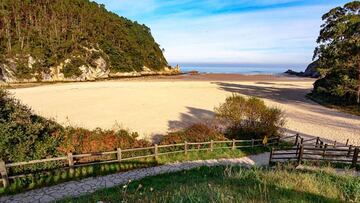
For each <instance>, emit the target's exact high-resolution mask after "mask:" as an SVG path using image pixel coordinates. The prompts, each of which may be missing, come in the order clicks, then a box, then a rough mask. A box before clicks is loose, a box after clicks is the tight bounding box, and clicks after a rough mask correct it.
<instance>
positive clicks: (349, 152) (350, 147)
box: [347, 145, 352, 157]
mask: <svg viewBox="0 0 360 203" xmlns="http://www.w3.org/2000/svg"><path fill="white" fill-rule="evenodd" d="M351 149H352V145H350V146H349V151H348V154H347V156H348V157H349V156H350V154H351Z"/></svg>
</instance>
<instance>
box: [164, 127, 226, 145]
mask: <svg viewBox="0 0 360 203" xmlns="http://www.w3.org/2000/svg"><path fill="white" fill-rule="evenodd" d="M210 140H217V141H219V140H226V138H225V137H224V135H222V134H221V133H219V132H218V131H216V130H215V129H213V128H211V127H208V126H207V125H205V124H194V125H192V126H190V127H188V128H186V129H185V130H182V131H178V132H173V133H169V134H168V135H166V136H164V138H163V140H162V141H161V143H160V144H161V145H168V144H177V143H184V142H185V141H187V142H208V141H210Z"/></svg>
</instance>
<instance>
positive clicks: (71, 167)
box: [68, 152, 74, 173]
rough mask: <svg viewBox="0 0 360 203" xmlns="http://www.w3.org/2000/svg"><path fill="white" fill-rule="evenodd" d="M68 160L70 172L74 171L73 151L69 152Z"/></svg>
mask: <svg viewBox="0 0 360 203" xmlns="http://www.w3.org/2000/svg"><path fill="white" fill-rule="evenodd" d="M68 162H69V167H70V173H74V156H73V153H71V152H69V153H68Z"/></svg>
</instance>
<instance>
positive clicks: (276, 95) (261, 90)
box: [213, 82, 360, 121]
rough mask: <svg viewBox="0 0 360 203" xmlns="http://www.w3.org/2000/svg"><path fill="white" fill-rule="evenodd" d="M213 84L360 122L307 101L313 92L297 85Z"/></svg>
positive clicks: (353, 116) (354, 117)
mask: <svg viewBox="0 0 360 203" xmlns="http://www.w3.org/2000/svg"><path fill="white" fill-rule="evenodd" d="M213 84H216V85H218V87H219V89H221V90H223V91H227V92H231V93H239V94H244V95H249V96H255V97H259V98H264V99H269V100H272V101H275V102H278V103H281V104H292V105H296V106H300V107H301V108H304V109H307V110H309V111H311V112H315V113H318V114H325V115H329V116H332V117H339V118H346V119H357V120H359V121H360V116H355V115H351V114H346V113H343V112H339V111H337V110H334V109H329V108H327V107H324V106H321V105H319V104H317V103H315V102H313V101H311V100H310V99H307V98H306V95H307V94H309V93H310V92H311V89H304V88H297V86H296V85H292V84H289V85H288V86H289V87H286V85H283V84H282V86H285V87H281V88H279V87H274V86H257V85H249V84H246V85H245V84H235V83H227V82H226V83H224V82H215V83H213ZM257 84H264V85H272V84H275V83H270V82H261V83H257Z"/></svg>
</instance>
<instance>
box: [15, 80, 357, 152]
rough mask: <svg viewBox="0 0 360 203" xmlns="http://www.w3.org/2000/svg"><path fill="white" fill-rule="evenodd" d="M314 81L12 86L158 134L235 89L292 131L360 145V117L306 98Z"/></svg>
mask: <svg viewBox="0 0 360 203" xmlns="http://www.w3.org/2000/svg"><path fill="white" fill-rule="evenodd" d="M313 82H314V80H313V79H308V78H298V77H284V76H273V75H251V76H246V75H236V74H206V75H191V76H189V75H178V76H167V77H165V76H153V77H146V78H130V79H121V80H110V81H100V82H82V83H65V84H52V85H42V86H38V87H29V88H19V89H13V90H11V92H12V93H14V95H15V96H16V97H17V98H19V99H20V100H21V101H22V102H23V103H25V104H27V105H29V106H31V107H32V108H33V110H34V111H35V112H36V113H39V114H41V115H43V116H45V117H48V118H54V119H55V120H57V121H59V122H60V123H62V124H66V125H69V124H70V125H76V126H81V127H86V128H90V129H92V128H96V127H101V128H113V127H114V125H121V126H122V127H124V128H129V129H130V130H133V131H137V132H139V133H140V134H141V136H142V137H145V138H149V139H151V138H153V137H155V136H157V135H161V134H164V133H166V132H169V131H173V130H175V129H179V128H182V127H186V126H188V125H190V124H191V123H195V122H206V121H208V120H211V119H212V118H213V116H214V113H213V109H214V107H215V106H218V105H219V104H220V103H221V102H223V101H224V100H225V98H226V97H227V96H230V95H231V94H233V93H239V94H243V95H249V96H257V97H260V98H263V99H265V101H266V103H267V104H268V105H272V106H277V107H279V108H281V109H283V110H284V111H285V113H286V116H287V124H286V130H287V132H288V133H297V132H298V133H300V134H303V135H308V136H320V137H322V138H324V139H332V140H337V141H339V142H345V141H346V139H350V143H351V144H357V145H360V117H359V116H353V115H350V114H346V113H342V112H339V111H337V110H334V109H329V108H326V107H323V106H321V105H318V104H316V103H314V102H312V101H310V100H308V99H306V98H305V95H306V94H307V93H309V92H310V91H311V89H312V84H313Z"/></svg>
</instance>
